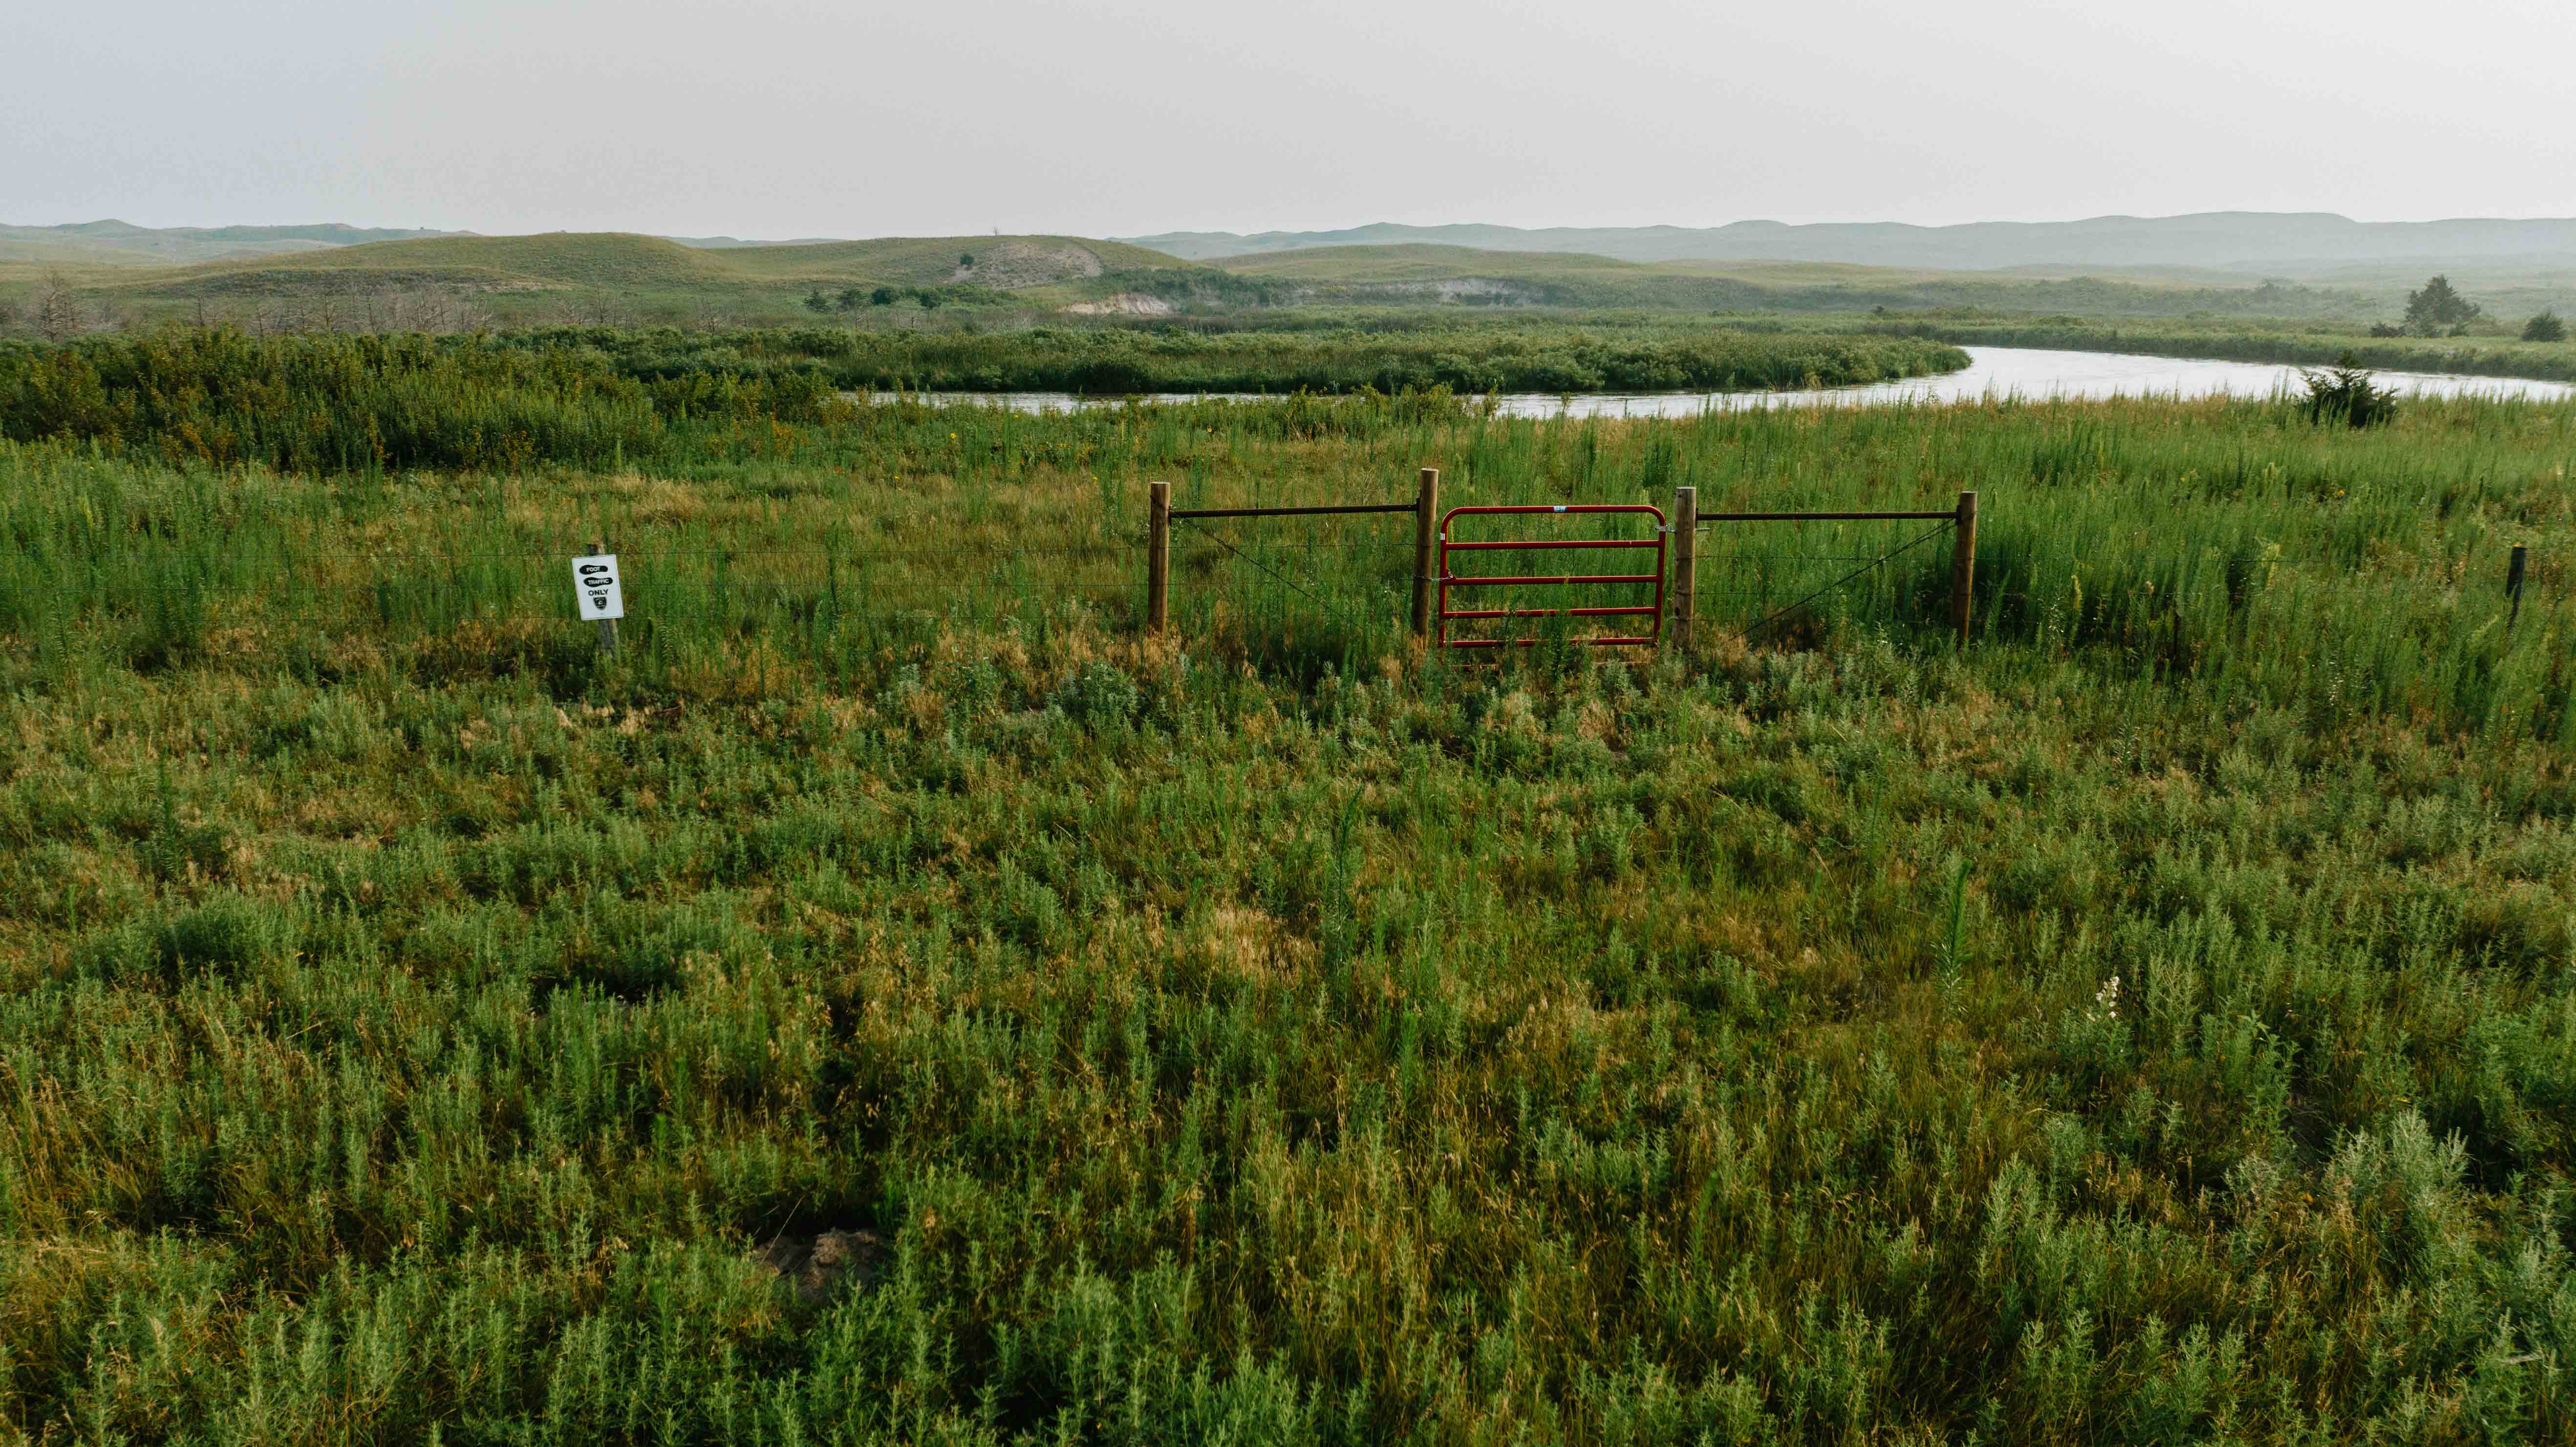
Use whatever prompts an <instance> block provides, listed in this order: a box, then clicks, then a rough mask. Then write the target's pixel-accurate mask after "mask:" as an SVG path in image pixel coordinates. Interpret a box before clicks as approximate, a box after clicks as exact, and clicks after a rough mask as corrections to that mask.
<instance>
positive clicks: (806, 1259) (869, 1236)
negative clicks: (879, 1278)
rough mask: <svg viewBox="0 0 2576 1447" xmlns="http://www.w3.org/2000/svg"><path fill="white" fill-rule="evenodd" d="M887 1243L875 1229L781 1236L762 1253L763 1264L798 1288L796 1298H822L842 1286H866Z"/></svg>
mask: <svg viewBox="0 0 2576 1447" xmlns="http://www.w3.org/2000/svg"><path fill="white" fill-rule="evenodd" d="M883 1250H884V1247H883V1246H882V1244H881V1243H879V1242H878V1240H877V1238H876V1235H875V1233H874V1232H869V1231H826V1232H824V1233H822V1234H821V1235H819V1236H815V1237H813V1238H811V1239H807V1238H804V1237H798V1236H782V1237H780V1238H778V1239H777V1240H775V1241H772V1242H771V1243H769V1245H768V1246H767V1247H766V1248H764V1249H763V1250H762V1251H761V1253H760V1260H761V1264H763V1265H765V1266H767V1267H768V1268H769V1269H770V1270H772V1271H775V1272H777V1273H778V1274H779V1276H780V1277H781V1278H782V1279H784V1280H785V1281H786V1282H787V1284H788V1285H789V1286H792V1287H794V1288H795V1289H796V1298H797V1300H799V1301H804V1302H809V1303H810V1302H820V1301H823V1300H825V1299H826V1298H828V1297H830V1296H831V1295H832V1294H833V1293H834V1292H837V1291H840V1290H842V1289H843V1288H845V1287H846V1288H851V1289H856V1288H859V1287H864V1286H866V1285H867V1284H868V1283H869V1282H870V1281H872V1280H874V1279H875V1278H876V1274H877V1258H878V1256H879V1255H880V1254H882V1252H883Z"/></svg>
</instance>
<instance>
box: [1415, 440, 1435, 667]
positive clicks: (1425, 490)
mask: <svg viewBox="0 0 2576 1447" xmlns="http://www.w3.org/2000/svg"><path fill="white" fill-rule="evenodd" d="M1439 531H1440V469H1439V468H1436V467H1426V468H1424V469H1422V490H1421V492H1420V493H1419V494H1418V495H1417V496H1416V497H1415V499H1414V504H1413V636H1414V637H1416V638H1428V637H1430V636H1431V589H1432V586H1433V585H1434V584H1436V583H1438V582H1439V581H1440V580H1439V579H1437V578H1435V577H1433V576H1432V575H1431V568H1432V556H1433V553H1432V548H1433V545H1434V543H1435V542H1436V541H1437V540H1438V535H1439Z"/></svg>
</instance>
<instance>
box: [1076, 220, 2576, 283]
mask: <svg viewBox="0 0 2576 1447" xmlns="http://www.w3.org/2000/svg"><path fill="white" fill-rule="evenodd" d="M1118 239H1120V240H1123V241H1127V242H1130V243H1132V244H1134V245H1137V246H1144V247H1150V248H1151V249H1153V250H1156V251H1161V252H1165V253H1168V254H1170V255H1173V256H1178V257H1182V258H1185V259H1188V260H1213V259H1215V258H1219V257H1236V256H1247V255H1256V254H1266V253H1272V252H1280V251H1299V250H1306V249H1309V248H1314V247H1326V246H1386V245H1400V244H1405V243H1415V242H1430V243H1437V244H1441V245H1446V246H1465V247H1473V248H1477V249H1480V250H1486V251H1575V252H1586V253H1590V254H1592V255H1596V256H1608V257H1615V258H1617V259H1619V260H1622V261H1824V262H1845V263H1850V264H1854V265H1862V266H1893V267H1926V268H1937V269H1940V270H1946V271H1992V270H2002V269H2005V268H2010V267H2034V266H2035V267H2054V266H2104V267H2140V266H2151V267H2162V266H2182V267H2204V268H2214V269H2217V270H2222V271H2246V270H2262V271H2267V272H2274V273H2288V274H2304V273H2307V272H2311V271H2320V270H2325V269H2329V268H2336V267H2346V266H2354V265H2368V264H2372V263H2395V262H2407V263H2411V264H2417V265H2422V264H2434V265H2439V264H2444V263H2451V262H2463V263H2466V262H2485V263H2495V262H2508V261H2509V262H2539V261H2548V262H2554V263H2558V264H2576V219H2544V220H2488V219H2468V218H2464V219H2458V220H2448V221H2354V220H2351V219H2349V218H2347V217H2343V216H2337V215H2333V214H2331V213H2327V212H2296V213H2274V212H2256V211H2213V212H2206V213H2202V214H2199V215H2192V216H2163V217H2136V216H2098V217H2094V218H2092V219H2090V220H2085V221H1978V222H1970V223H1966V224H1963V225H1958V226H1911V225H1905V224H1903V223H1899V222H1867V223H1841V222H1832V223H1820V224H1816V225H1807V226H1792V225H1788V224H1785V223H1782V222H1777V221H1739V222H1736V223H1734V224H1732V225H1728V226H1714V227H1702V228H1693V227H1683V226H1617V227H1572V226H1559V227H1547V228H1543V229H1536V230H1532V229H1525V228H1522V227H1516V226H1484V225H1454V226H1400V225H1395V224H1391V223H1380V224H1377V225H1372V226H1359V227H1353V228H1350V229H1348V230H1343V231H1265V232H1258V233H1254V234H1252V235H1243V234H1239V233H1236V232H1230V231H1173V232H1166V233H1163V234H1161V235H1158V236H1128V237H1121V238H1118Z"/></svg>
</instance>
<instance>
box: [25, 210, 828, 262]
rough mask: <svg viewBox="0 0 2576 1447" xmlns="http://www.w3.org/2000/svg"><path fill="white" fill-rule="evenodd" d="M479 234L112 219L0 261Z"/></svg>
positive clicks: (63, 230) (693, 240)
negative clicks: (139, 222)
mask: <svg viewBox="0 0 2576 1447" xmlns="http://www.w3.org/2000/svg"><path fill="white" fill-rule="evenodd" d="M479 234H480V233H477V232H472V231H432V230H406V229H403V228H400V227H385V226H374V227H370V226H349V225H344V224H342V223H340V222H336V221H332V222H322V223H318V224H314V225H307V226H136V225H134V224H133V223H131V222H126V221H113V220H110V221H78V222H73V223H71V224H68V225H63V226H12V225H8V224H6V223H0V261H34V262H43V263H48V264H52V265H59V266H153V265H159V266H185V265H188V264H190V263H192V262H202V261H240V260H245V259H248V258H251V257H259V256H289V255H293V254H295V253H298V252H305V251H330V250H334V249H336V248H339V247H344V246H364V245H367V244H368V243H370V242H376V241H428V240H440V239H446V238H451V237H470V236H477V235H479ZM556 234H558V235H561V234H565V233H556ZM661 239H663V240H668V241H676V242H678V243H679V244H681V245H682V246H687V247H692V248H695V249H698V250H704V251H726V250H736V249H744V248H752V247H763V246H815V245H821V244H824V243H825V242H827V241H829V240H831V239H832V238H829V237H800V238H798V239H796V240H793V241H745V240H742V239H740V238H739V237H733V236H671V237H664V238H661Z"/></svg>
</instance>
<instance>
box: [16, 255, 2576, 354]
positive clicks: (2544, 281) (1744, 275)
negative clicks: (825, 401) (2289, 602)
mask: <svg viewBox="0 0 2576 1447" xmlns="http://www.w3.org/2000/svg"><path fill="white" fill-rule="evenodd" d="M26 255H27V256H29V257H34V256H35V253H33V252H29V253H26ZM44 255H45V256H47V257H59V256H61V255H63V253H61V252H59V251H55V252H47V253H45V254H44ZM969 255H971V256H973V257H975V258H976V263H975V265H973V266H961V265H960V258H961V257H963V256H969ZM48 269H49V268H47V267H45V266H43V265H41V264H40V262H39V261H38V260H23V261H12V260H11V258H10V254H6V253H0V306H12V305H17V304H20V303H23V301H24V300H25V298H26V297H27V296H28V295H30V294H32V292H33V290H34V289H35V288H36V287H37V286H38V285H40V284H41V278H42V277H43V275H45V274H46V271H47V270H48ZM2070 270H2072V269H2067V268H2053V269H2052V268H2030V269H2023V270H2022V271H2016V272H1962V271H1951V272H1943V271H1933V270H1922V269H1906V268H1887V267H1865V266H1841V265H1834V264H1828V263H1787V262H1759V261H1755V262H1692V261H1676V262H1659V263H1635V262H1626V261H1618V260H1614V259H1611V258H1607V257H1600V256H1587V255H1581V254H1574V253H1553V252H1551V253H1523V252H1502V251H1482V250H1475V249H1471V248H1466V247H1452V246H1423V245H1403V246H1358V247H1328V248H1318V249H1313V250H1306V251H1294V252H1277V253H1266V254H1261V255H1254V256H1246V257H1233V258H1223V259H1220V260H1218V261H1217V262H1215V263H1212V264H1200V263H1194V262H1185V261H1181V260H1178V259H1176V258H1173V257H1170V256H1167V255H1164V254H1162V253H1160V252H1155V251H1150V250H1147V249H1144V248H1141V247H1137V246H1132V245H1128V244H1125V243H1121V242H1112V241H1099V240H1091V239H1086V238H1081V237H1064V236H1008V237H1002V236H951V237H891V238H880V239H877V240H870V241H849V242H831V243H825V244H819V245H807V246H761V247H726V248H721V249H707V250H700V249H692V248H689V247H686V246H682V245H680V244H678V243H676V242H671V241H665V240H660V239H657V238H653V237H645V236H634V235H624V234H581V233H556V234H549V235H539V236H516V237H435V238H422V239H415V240H405V241H384V242H374V243H369V244H365V245H358V246H347V247H337V248H331V249H327V250H317V251H310V252H303V253H297V254H292V255H279V256H263V257H255V258H248V259H243V260H234V261H221V262H212V263H206V264H201V265H195V266H149V265H141V266H138V265H116V266H108V265H88V264H84V265H80V266H73V267H70V268H68V269H67V270H66V275H67V277H68V279H69V280H71V281H72V282H73V283H74V284H75V286H76V287H77V289H78V291H79V292H80V295H81V296H82V298H83V300H84V303H85V305H86V306H87V307H89V308H90V309H91V310H92V311H93V312H95V313H98V314H100V315H102V316H113V317H118V318H123V319H126V320H127V321H129V322H131V323H136V324H149V323H151V322H155V321H162V320H171V319H183V318H184V319H188V320H201V319H206V318H212V319H216V320H234V321H238V322H241V323H243V324H245V325H257V326H259V327H261V328H262V329H269V328H276V327H295V326H313V327H318V328H321V329H325V330H331V329H338V328H341V327H345V326H349V325H351V324H353V321H356V322H363V321H365V318H366V317H367V316H368V315H370V313H368V312H367V311H366V307H367V305H368V304H370V303H372V304H374V306H375V307H377V308H378V309H379V310H381V309H383V308H385V307H387V306H389V305H390V304H391V303H392V302H393V301H394V300H395V299H397V298H401V299H406V300H410V301H417V300H419V299H421V298H423V297H429V296H436V297H439V298H443V299H446V300H447V301H448V302H449V303H450V305H449V306H448V307H447V308H445V310H446V311H456V310H457V309H458V307H459V306H462V307H463V308H464V310H465V311H466V312H467V313H469V314H470V315H469V316H468V317H467V318H466V319H464V320H458V319H455V318H449V319H448V320H445V321H442V322H441V323H440V325H442V326H445V327H451V328H456V329H471V322H472V321H474V320H480V321H482V322H484V323H486V324H490V325H501V326H506V325H525V324H529V323H534V322H555V321H564V320H575V321H582V322H591V323H597V322H616V323H620V324H627V325H633V324H638V323H650V324H656V325H661V324H677V325H688V326H692V327H699V328H705V327H711V326H730V325H743V324H776V323H783V322H785V323H792V322H796V321H799V320H804V319H807V314H806V313H805V312H804V310H803V307H802V303H803V301H804V299H805V297H806V296H807V295H809V294H810V293H811V292H812V291H814V290H817V289H820V290H822V291H823V292H825V293H827V294H836V293H838V292H839V291H840V290H841V289H843V288H847V287H857V288H859V289H860V290H862V291H865V290H870V289H873V288H875V287H877V286H890V287H896V288H918V287H947V288H954V289H957V291H956V295H954V296H953V297H952V298H950V300H951V301H952V303H953V304H955V305H958V306H961V307H969V308H971V309H973V310H977V311H981V312H984V313H987V314H996V315H998V314H1004V313H1016V314H1019V315H1022V316H1025V317H1044V316H1057V315H1062V313H1063V309H1064V308H1065V307H1068V306H1072V305H1077V304H1080V303H1084V302H1099V301H1102V300H1105V299H1107V298H1110V297H1113V296H1120V295H1127V294H1142V295H1145V296H1149V297H1153V298H1156V299H1158V300H1160V301H1163V302H1166V303H1168V304H1170V305H1172V306H1174V307H1176V308H1179V309H1181V310H1183V311H1184V312H1187V313H1189V314H1191V315H1195V316H1204V317H1236V318H1243V317H1258V316H1259V315H1261V314H1263V313H1266V312H1273V311H1277V310H1279V309H1283V308H1293V309H1311V308H1316V307H1345V306H1362V307H1387V306H1407V307H1430V308H1435V309H1446V310H1458V309H1462V308H1467V307H1501V308H1511V309H1523V310H1525V309H1532V308H1560V309H1562V308H1577V309H1585V310H1596V311H1597V310H1603V309H1623V308H1627V309H1652V310H1657V311H1663V312H1674V311H1681V312H1703V313H1704V312H1710V311H1727V312H1740V313H1788V314H1793V315H1810V316H1812V315H1830V314H1836V313H1849V312H1865V311H1869V310H1871V309H1872V308H1877V307H1886V308H1889V309H1892V310H1898V311H1910V310H1923V309H1953V310H1955V309H1969V310H1973V311H1980V312H1986V313H2001V314H2006V316H2007V319H2013V320H2020V321H2027V320H2028V319H2030V318H2037V317H2046V316H2049V315H2052V314H2061V313H2062V314H2074V315H2081V316H2091V317H2100V318H2124V319H2135V320H2141V321H2143V320H2151V319H2157V318H2165V319H2174V320H2181V319H2186V318H2192V317H2197V316H2206V317H2218V318H2242V319H2258V318H2271V319H2276V320H2278V319H2286V323H2285V324H2293V325H2295V324H2302V323H2309V322H2318V321H2333V322H2339V323H2347V324H2353V325H2366V324H2367V323H2368V322H2370V321H2373V320H2380V319H2384V318H2389V317H2394V316H2395V315H2396V314H2397V312H2398V309H2399V308H2400V306H2401V304H2402V300H2403V297H2404V294H2405V287H2404V286H2403V285H2400V284H2399V282H2398V280H2397V279H2395V277H2396V274H2395V273H2393V272H2384V271H2373V272H2368V273H2366V274H2365V273H2355V274H2354V275H2353V276H2352V277H2350V278H2343V277H2328V278H2324V279H2314V280H2310V281H2305V282H2301V283H2296V284H2291V283H2283V282H2274V281H2265V280H2264V279H2263V278H2259V277H2252V276H2244V277H2237V276H2230V275H2228V274H2225V273H2213V272H2198V271H2191V270H2188V269H2175V268H2162V269H2158V268H2143V269H2130V270H2124V269H2120V268H2092V269H2085V270H2082V271H2080V272H2079V273H2078V274H2066V273H2067V272H2068V271H2070ZM2043 273H2044V274H2043ZM2482 275H2484V273H2482ZM2553 277H2560V278H2561V279H2563V276H2562V275H2561V274H2560V273H2551V272H2547V271H2529V272H2519V271H2518V272H2510V273H2506V272H2496V273H2493V274H2492V275H2491V276H2490V277H2489V281H2488V282H2479V283H2478V286H2479V287H2483V288H2485V289H2484V290H2475V289H2474V288H2473V290H2475V294H2476V295H2478V296H2480V297H2481V299H2484V300H2488V301H2491V302H2493V303H2494V305H2495V307H2496V308H2497V309H2498V311H2499V314H2500V315H2501V314H2502V313H2503V312H2504V311H2512V312H2513V314H2514V315H2515V316H2516V317H2517V318H2518V317H2520V316H2522V315H2526V314H2528V312H2530V311H2533V310H2537V309H2538V307H2539V306H2540V305H2541V304H2543V303H2544V302H2546V303H2549V304H2555V305H2557V306H2559V307H2560V309H2561V310H2568V309H2570V308H2571V306H2576V302H2571V301H2569V300H2568V299H2566V298H2565V297H2561V296H2559V294H2558V293H2559V291H2563V290H2564V288H2563V287H2559V288H2558V290H2557V291H2553V290H2552V289H2551V288H2552V287H2554V286H2557V282H2556V281H2553V280H2552V278H2553ZM2420 282H2421V278H2420V277H2417V278H2413V279H2412V281H2411V282H2410V283H2409V284H2420ZM2489 282H2491V283H2492V285H2490V284H2489ZM905 311H906V315H907V317H908V319H911V320H914V321H918V320H919V317H918V316H917V314H914V313H913V312H912V311H911V309H910V308H906V309H905ZM0 320H5V319H0ZM369 325H370V326H372V327H377V328H382V327H385V326H390V325H393V323H389V322H385V321H383V320H382V319H381V318H379V319H378V320H377V321H375V322H372V323H369Z"/></svg>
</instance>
